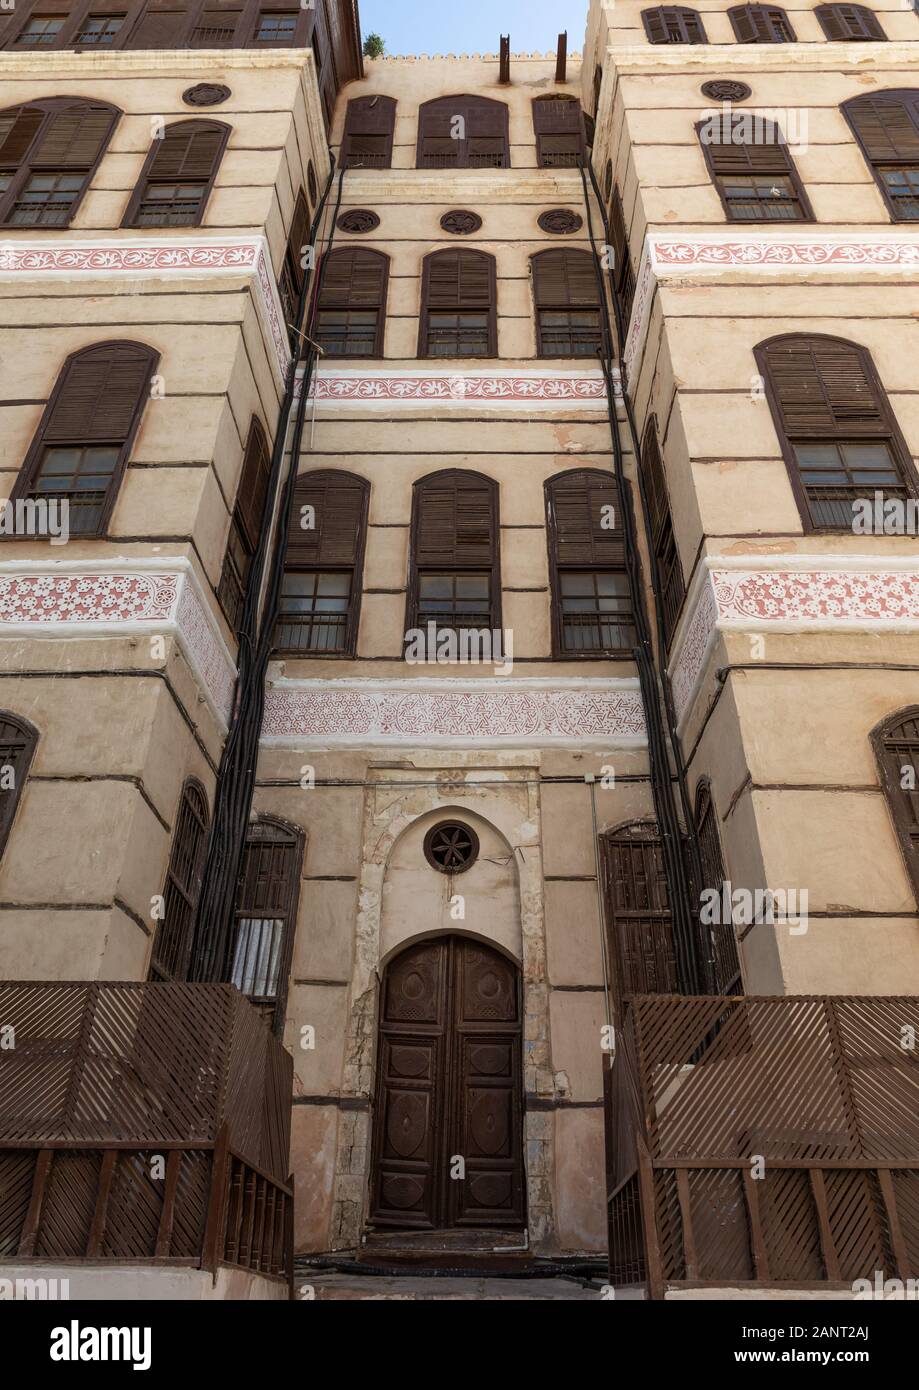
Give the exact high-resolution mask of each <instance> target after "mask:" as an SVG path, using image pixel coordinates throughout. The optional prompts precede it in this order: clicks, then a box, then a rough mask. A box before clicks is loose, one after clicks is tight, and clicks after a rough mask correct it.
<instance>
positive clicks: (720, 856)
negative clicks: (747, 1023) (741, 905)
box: [693, 777, 744, 995]
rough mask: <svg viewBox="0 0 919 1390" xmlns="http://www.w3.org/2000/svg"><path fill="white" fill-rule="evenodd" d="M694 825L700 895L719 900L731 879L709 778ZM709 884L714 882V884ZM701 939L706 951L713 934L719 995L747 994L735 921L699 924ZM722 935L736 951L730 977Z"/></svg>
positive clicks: (703, 781)
mask: <svg viewBox="0 0 919 1390" xmlns="http://www.w3.org/2000/svg"><path fill="white" fill-rule="evenodd" d="M693 821H694V824H695V827H696V836H697V838H698V842H699V857H700V859H701V861H702V878H703V882H702V883H701V884H700V894H701V892H702V890H703V889H706V888H709V889H716V890H717V892H718V894H719V896H721V894H722V892H723V886H724V883H725V880H726V879H727V871H726V869H725V866H724V847H723V845H722V843H721V835H720V833H719V831H718V813H717V810H716V809H715V798H714V796H713V795H712V784H711V782H710V781H709V779H708V778H707V777H700V778H699V781H698V782H697V783H696V795H695V800H694V802H693ZM709 854H711V855H712V856H713V857H715V858H717V863H713V862H711V860H710V859H709V862H706V860H707V855H709ZM709 880H712V881H711V882H710V881H709ZM699 927H700V937H702V944H703V947H705V945H706V942H705V940H704V933H705V930H706V928H708V931H709V933H710V942H711V952H712V968H713V972H714V976H715V978H714V985H715V993H716V994H724V995H732V994H743V992H744V985H743V966H742V962H741V959H740V952H739V950H738V949H737V937H736V934H735V931H734V923H733V921H729V922H713V923H711V924H707V923H704V922H701V921H700V923H699ZM719 929H720V931H721V935H722V943H723V946H724V947H725V948H726V949H728V950H731V949H732V950H733V954H734V956H735V958H736V961H737V969H736V970H731V973H730V974H728V973H727V967H728V966H729V965H730V964H732V963H731V962H728V961H722V960H721V958H720V955H719V950H718V946H717V944H716V938H717V935H718V931H719ZM719 965H723V966H724V967H725V978H724V979H719V978H718V975H719Z"/></svg>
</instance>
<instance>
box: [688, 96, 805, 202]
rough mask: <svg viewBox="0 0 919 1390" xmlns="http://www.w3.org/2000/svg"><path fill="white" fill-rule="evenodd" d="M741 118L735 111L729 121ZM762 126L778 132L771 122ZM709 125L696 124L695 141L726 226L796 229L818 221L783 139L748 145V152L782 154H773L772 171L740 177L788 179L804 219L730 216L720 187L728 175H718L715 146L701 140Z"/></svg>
mask: <svg viewBox="0 0 919 1390" xmlns="http://www.w3.org/2000/svg"><path fill="white" fill-rule="evenodd" d="M743 116H744V113H743V112H740V111H735V112H734V114H733V116H732V118H731V119H732V120H738V119H743ZM714 119H715V120H716V121H718V122H720V121H721V119H722V118H721V116H720V115H717V116H715V117H714ZM762 124H763V125H768V126H770V127H771V129H773V130H775V131H778V130H779V127H778V126H777V125H776V123H775V122H774V121H763V122H762ZM708 125H709V122H708V121H699V122H698V123H697V124H696V136H697V138H698V141H699V145H700V146H701V149H702V154H703V157H704V159H705V167H706V168H707V170H708V175H709V178H710V179H711V181H712V186H713V188H714V189H715V192H716V193H717V194H718V197H719V198H720V199H721V207H722V210H723V212H724V218H725V221H726V222H729V223H731V224H733V225H736V226H739V227H768V228H776V227H792V226H799V225H801V224H802V223H806V222H816V220H817V219H816V218H815V216H814V210H813V208H812V207H811V204H810V199H809V198H808V196H807V192H806V190H805V187H804V184H803V183H802V182H801V176H800V175H799V173H798V167H797V165H796V164H795V161H794V160H793V159H792V157H791V154H790V153H789V149H788V144H787V142H786V141H785V140H784V139H782V140H772V141H769V142H767V143H766V144H764V145H751V146H748V148H750V149H769V150H776V151H781V155H778V154H777V155H776V159H775V166H776V167H775V168H773V169H761V170H754V169H752V168H751V169H750V171H749V173H748V174H745V175H739V177H745V178H752V177H753V176H754V175H755V174H762V176H763V177H764V178H768V177H769V176H770V175H773V176H775V177H779V178H787V179H789V181H790V182H791V184H792V187H793V188H794V191H795V198H796V200H797V203H798V206H799V207H800V209H801V211H802V212H803V214H804V216H803V217H794V218H775V219H771V218H765V217H734V216H732V214H731V203H730V201H729V200H728V198H727V197H726V196H725V192H724V187H723V185H722V180H723V179H725V178H728V177H729V175H727V174H725V173H721V172H719V171H718V170H717V169H716V168H715V161H714V159H713V157H712V150H713V149H717V148H718V146H717V145H716V144H709V143H706V141H704V140H703V139H702V131H703V130H705V129H706V127H707V126H708ZM780 133H781V132H780ZM742 143H746V142H742ZM732 148H736V147H734V146H732ZM780 159H782V160H784V164H783V166H782V168H779V167H778V166H779V162H780Z"/></svg>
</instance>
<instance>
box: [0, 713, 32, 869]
mask: <svg viewBox="0 0 919 1390" xmlns="http://www.w3.org/2000/svg"><path fill="white" fill-rule="evenodd" d="M37 743H38V730H37V729H36V728H35V727H34V726H33V725H32V724H30V723H29V721H28V719H23V717H22V715H20V714H13V713H12V712H11V711H10V710H0V855H2V854H3V851H4V850H5V849H6V842H7V840H8V839H9V836H10V830H11V829H12V827H13V819H14V817H15V815H16V808H17V807H18V805H19V802H20V800H21V798H22V793H23V791H24V790H25V784H26V779H27V778H28V775H29V768H30V766H31V764H32V758H33V757H34V755H35V747H36V744H37Z"/></svg>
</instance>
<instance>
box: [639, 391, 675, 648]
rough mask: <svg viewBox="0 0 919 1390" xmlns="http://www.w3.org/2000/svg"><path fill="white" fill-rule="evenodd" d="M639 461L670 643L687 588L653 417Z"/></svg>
mask: <svg viewBox="0 0 919 1390" xmlns="http://www.w3.org/2000/svg"><path fill="white" fill-rule="evenodd" d="M639 463H640V468H641V476H642V482H643V483H644V490H645V497H646V499H647V504H648V523H649V526H650V529H651V535H650V536H649V538H648V539H649V543H650V546H651V549H652V551H653V553H654V558H655V561H656V565H657V577H658V581H659V592H658V594H657V595H656V597H657V602H658V605H659V607H660V612H661V618H662V620H663V628H664V640H665V642H667V643H668V644H669V642H670V639H671V638H672V636H673V634H674V631H675V629H676V624H677V620H678V618H679V615H680V608H681V606H682V603H683V598H684V595H685V593H686V588H685V585H684V583H683V567H682V565H681V564H680V552H679V550H678V549H677V544H676V535H675V533H674V529H673V517H672V515H671V511H670V497H669V494H668V492H667V480H666V476H665V474H664V461H663V459H662V458H661V453H660V447H659V445H658V442H657V426H656V423H655V421H654V419H653V418H652V419H650V420H649V421H648V425H647V428H646V429H645V435H644V440H643V443H642V449H641V458H640V460H639Z"/></svg>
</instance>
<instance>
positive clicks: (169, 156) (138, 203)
mask: <svg viewBox="0 0 919 1390" xmlns="http://www.w3.org/2000/svg"><path fill="white" fill-rule="evenodd" d="M229 138H230V127H229V126H228V125H225V124H224V123H223V122H221V121H203V120H192V121H175V122H174V123H173V124H172V125H168V126H167V127H166V130H165V132H164V134H163V137H162V139H160V140H154V141H153V142H152V144H151V146H150V151H149V153H148V155H147V158H146V161H145V163H144V167H143V169H142V170H141V173H140V178H139V179H138V181H137V186H136V188H135V189H134V192H133V193H132V195H131V201H130V202H129V203H128V208H127V211H126V213H125V216H124V221H123V222H122V226H124V227H197V226H199V225H200V223H201V220H202V218H203V217H204V210H205V208H206V206H207V200H208V197H209V196H210V192H211V189H212V188H213V186H214V180H215V179H216V177H217V170H218V168H219V167H220V160H221V158H222V157H223V152H224V149H225V148H226V144H227V140H228V139H229Z"/></svg>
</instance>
